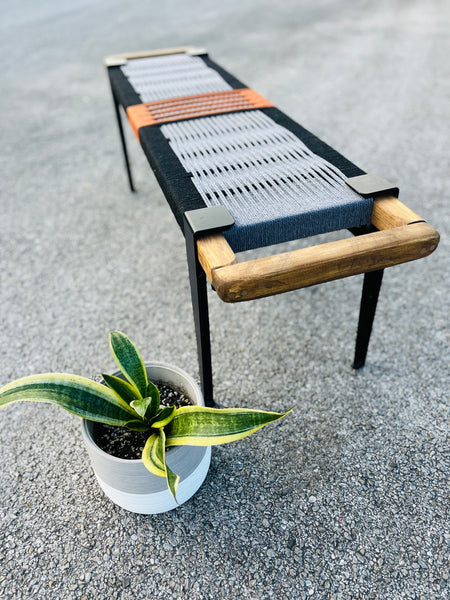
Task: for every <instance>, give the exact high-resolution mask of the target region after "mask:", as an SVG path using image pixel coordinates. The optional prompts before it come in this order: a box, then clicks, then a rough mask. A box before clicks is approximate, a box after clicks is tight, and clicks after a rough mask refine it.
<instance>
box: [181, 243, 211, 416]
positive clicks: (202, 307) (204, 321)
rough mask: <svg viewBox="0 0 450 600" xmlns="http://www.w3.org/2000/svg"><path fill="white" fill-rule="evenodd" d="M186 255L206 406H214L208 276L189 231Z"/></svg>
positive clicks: (201, 381)
mask: <svg viewBox="0 0 450 600" xmlns="http://www.w3.org/2000/svg"><path fill="white" fill-rule="evenodd" d="M186 253H187V261H188V267H189V282H190V284H191V298H192V310H193V311H194V323H195V334H196V337H197V352H198V363H199V372H200V384H201V388H202V392H203V397H204V399H205V404H206V406H214V398H213V379H212V363H211V340H210V335H209V313H208V296H207V287H206V275H205V273H204V271H203V269H202V268H201V266H200V264H199V262H198V259H197V252H196V247H195V239H194V235H193V234H192V233H190V232H189V231H186Z"/></svg>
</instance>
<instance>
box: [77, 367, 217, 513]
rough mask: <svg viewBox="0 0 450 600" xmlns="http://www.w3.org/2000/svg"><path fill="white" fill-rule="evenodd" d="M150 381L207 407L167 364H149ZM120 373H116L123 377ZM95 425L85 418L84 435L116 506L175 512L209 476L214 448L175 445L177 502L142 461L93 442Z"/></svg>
mask: <svg viewBox="0 0 450 600" xmlns="http://www.w3.org/2000/svg"><path fill="white" fill-rule="evenodd" d="M146 368H147V374H148V377H149V379H150V381H157V382H162V383H165V384H167V385H170V386H171V387H174V388H177V389H179V390H181V391H183V392H184V393H185V394H186V395H187V396H188V397H189V398H190V399H191V400H192V401H193V403H194V404H197V405H199V406H204V405H205V403H204V400H203V396H202V393H201V391H200V388H199V387H198V385H197V384H196V383H195V381H194V380H193V379H192V378H191V377H190V376H189V375H188V374H187V373H186V372H185V371H183V370H182V369H179V368H177V367H173V366H171V365H167V364H164V363H151V364H147V365H146ZM119 374H120V373H114V375H117V376H118V375H119ZM93 431H94V423H93V422H92V421H88V420H86V419H83V422H82V433H83V439H84V442H85V444H86V448H87V451H88V454H89V457H90V459H91V463H92V468H93V470H94V473H95V476H96V478H97V481H98V483H99V485H100V487H101V489H102V490H103V492H104V493H105V494H106V496H107V497H108V498H109V499H110V500H112V501H113V502H114V503H115V504H117V505H118V506H120V507H121V508H124V509H126V510H129V511H131V512H135V513H140V514H146V515H149V514H157V513H162V512H166V511H169V510H172V509H174V508H176V507H177V506H179V505H180V504H183V503H184V502H186V501H187V500H189V498H191V497H192V496H193V495H194V494H195V492H196V491H197V490H198V489H199V487H200V486H201V484H202V483H203V481H204V480H205V477H206V475H207V473H208V469H209V464H210V461H211V447H210V446H203V447H201V446H200V447H199V446H174V447H172V448H169V449H168V450H167V455H166V460H167V465H168V466H169V467H170V468H171V469H172V471H173V472H174V473H176V474H177V475H179V476H180V482H179V485H178V491H177V500H178V504H177V502H176V501H175V500H174V498H173V496H172V495H171V493H170V492H169V489H168V487H167V482H166V480H165V479H164V478H163V477H158V476H157V475H153V473H150V471H148V470H147V469H146V468H145V467H144V464H143V462H142V459H136V460H125V459H123V458H117V457H115V456H111V455H110V454H107V453H106V452H104V451H103V450H101V449H100V448H99V447H98V446H97V444H96V443H95V442H94V439H93Z"/></svg>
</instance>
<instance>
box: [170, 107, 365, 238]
mask: <svg viewBox="0 0 450 600" xmlns="http://www.w3.org/2000/svg"><path fill="white" fill-rule="evenodd" d="M161 131H162V133H163V135H164V136H165V137H166V139H167V140H168V141H169V143H170V146H171V148H172V149H173V151H174V152H175V154H176V155H177V157H178V158H179V160H180V161H181V163H182V165H183V167H184V168H185V169H186V171H188V172H189V173H190V174H191V175H192V180H193V183H194V185H195V187H196V188H197V190H198V191H199V193H200V195H201V197H202V198H203V200H204V202H205V204H206V205H207V206H213V205H217V204H221V205H223V206H225V207H226V208H227V209H228V210H229V211H230V213H231V214H232V215H233V217H234V219H235V221H236V226H235V227H234V228H233V229H232V230H231V231H230V232H229V233H228V234H227V235H228V236H229V239H230V243H231V244H232V246H234V247H235V248H236V247H239V246H240V244H239V238H240V237H241V234H242V233H244V237H246V238H247V245H248V244H249V240H248V236H250V237H251V242H250V244H251V246H252V247H259V246H265V245H269V244H271V243H274V242H273V241H272V240H273V227H274V225H275V224H276V223H277V222H280V221H285V225H284V227H285V228H286V229H287V231H286V235H287V237H288V238H289V239H296V238H299V237H307V236H310V235H315V234H316V233H319V232H324V231H330V230H333V229H342V228H345V226H346V225H345V224H346V222H347V221H348V217H349V213H352V214H353V218H355V219H357V220H358V219H359V220H360V221H361V222H365V221H366V219H367V217H368V214H367V212H368V211H367V203H365V202H361V197H360V196H359V195H358V194H356V193H355V192H353V191H352V190H351V189H350V188H349V187H348V186H347V185H346V184H345V182H344V179H345V176H344V175H343V174H342V173H341V171H339V169H337V168H336V167H334V166H333V165H331V164H330V163H328V162H327V161H325V160H323V159H322V158H320V157H319V156H317V155H316V154H314V153H313V152H311V151H310V150H309V149H308V148H307V147H306V145H305V144H303V142H302V141H301V140H299V139H298V138H297V137H296V136H295V135H294V134H292V133H291V132H290V131H288V130H287V129H285V128H284V127H281V126H280V125H277V124H276V123H275V122H274V121H273V120H272V119H270V118H269V117H267V116H266V115H264V114H263V113H262V112H260V111H251V112H246V113H233V114H228V115H220V116H215V117H209V118H202V119H193V120H189V121H180V122H177V123H172V124H168V125H163V126H162V127H161ZM369 219H370V212H369Z"/></svg>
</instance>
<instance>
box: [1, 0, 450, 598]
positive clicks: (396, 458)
mask: <svg viewBox="0 0 450 600" xmlns="http://www.w3.org/2000/svg"><path fill="white" fill-rule="evenodd" d="M449 24H450V5H449V3H448V2H444V0H409V1H408V2H401V1H400V0H398V1H388V0H379V1H378V2H369V1H368V0H367V1H363V0H359V1H356V2H352V1H350V0H343V1H341V2H338V1H337V0H335V1H333V0H314V1H313V0H305V1H304V2H297V1H295V0H284V2H269V1H268V0H259V1H258V2H257V1H255V0H239V1H236V0H229V1H228V2H214V1H211V0H209V1H208V2H206V1H204V0H200V1H197V2H195V3H194V2H187V1H182V0H168V1H167V2H155V1H154V0H153V1H150V2H137V1H136V0H129V1H128V2H126V3H124V2H117V1H116V0H109V1H108V2H106V1H105V0H97V1H96V2H92V1H89V2H88V1H86V0H78V2H75V3H74V2H68V1H67V0H58V1H56V0H41V1H40V2H32V1H31V0H21V2H15V3H12V2H11V3H8V5H5V6H4V7H3V8H2V17H1V24H0V28H1V36H0V49H1V57H2V69H1V70H2V77H1V82H2V83H1V89H2V93H1V99H0V102H1V107H2V121H1V126H0V127H1V128H0V132H1V142H2V143H1V176H0V190H1V191H0V208H1V213H0V214H1V225H0V307H1V319H0V342H1V343H0V364H1V369H0V385H3V384H5V383H7V382H8V381H10V380H12V379H15V378H18V377H21V376H24V375H27V374H30V373H38V372H46V371H69V372H74V373H79V374H82V375H86V376H95V375H96V373H98V372H99V371H108V370H109V371H110V370H112V369H114V365H113V362H112V359H111V357H110V355H109V349H108V342H107V335H108V332H109V331H110V330H112V329H121V330H123V331H125V332H126V333H128V335H130V337H132V338H133V339H134V340H135V341H136V342H137V343H138V345H139V346H140V347H141V349H142V351H143V354H144V355H145V357H146V359H148V360H151V359H159V360H165V361H169V362H173V363H175V364H177V365H179V366H181V367H183V368H185V369H186V370H187V371H189V372H191V373H192V374H194V376H197V359H196V349H195V334H194V327H193V321H192V313H191V306H190V299H189V288H188V280H187V268H186V262H185V256H184V247H183V239H182V236H181V235H180V232H179V229H178V227H177V225H176V223H175V221H174V219H173V217H172V215H171V213H170V211H169V209H168V207H167V205H166V202H165V200H164V198H163V196H162V194H161V192H160V190H159V188H158V186H157V184H156V182H155V180H154V178H153V176H152V174H151V172H150V170H149V168H148V165H147V162H146V160H145V158H144V156H143V153H142V152H141V150H140V148H139V146H138V144H137V143H136V141H135V139H134V138H133V136H132V135H131V134H130V132H129V131H127V136H128V140H129V142H130V152H131V158H132V162H133V167H134V173H135V177H136V182H137V186H138V189H139V191H138V193H137V194H135V195H131V194H130V193H129V191H128V189H127V183H126V179H125V175H124V170H123V165H122V157H121V153H120V148H119V141H118V134H117V130H116V125H115V122H114V114H113V110H112V103H111V99H110V95H109V89H108V84H107V79H106V76H105V72H104V69H103V66H102V57H103V56H104V55H106V54H111V53H116V52H121V51H130V50H138V49H142V48H159V47H167V46H176V45H180V44H186V43H192V44H195V45H199V46H205V47H207V48H208V49H209V51H210V54H211V56H212V57H213V58H214V59H216V60H217V61H218V62H219V63H220V64H223V66H225V67H226V68H228V69H229V70H230V71H231V72H232V73H234V74H236V75H237V76H238V77H239V78H240V79H242V80H243V81H244V82H246V83H247V84H248V85H250V86H252V87H254V88H255V89H256V90H258V91H259V92H260V93H262V94H263V95H265V96H266V97H268V98H270V99H271V100H272V101H274V102H275V103H276V104H277V105H278V106H279V107H280V108H281V109H283V110H284V111H285V112H287V113H288V114H289V115H291V116H292V117H294V118H295V119H296V120H298V121H300V122H301V123H302V124H303V125H304V126H306V127H307V128H309V129H310V130H312V131H313V132H314V133H316V134H317V135H319V136H320V137H322V138H323V139H324V140H325V141H327V142H328V143H330V144H331V145H332V146H334V147H336V148H337V149H338V150H340V151H341V152H342V153H343V154H344V155H346V156H348V158H350V159H351V160H353V161H354V162H355V163H357V164H358V165H360V166H361V167H362V168H364V169H366V170H368V171H372V172H375V173H378V174H380V175H382V176H384V177H385V178H387V179H390V180H391V181H395V182H398V184H399V185H400V188H401V199H403V200H404V201H405V202H406V203H407V204H408V205H409V206H410V207H411V208H412V209H413V210H415V211H416V212H418V213H419V214H420V215H421V216H423V217H424V218H426V219H427V220H428V221H429V222H430V223H431V224H433V225H434V226H436V227H437V228H438V229H439V230H440V232H441V235H442V241H441V244H440V247H439V248H438V250H437V251H436V252H435V253H434V254H433V255H432V256H430V257H428V258H426V259H424V260H422V261H417V262H413V263H408V264H405V265H400V266H398V267H394V268H392V269H390V270H389V271H388V272H386V274H385V280H384V283H383V288H382V294H381V298H380V302H379V306H378V312H377V318H376V323H375V327H374V331H373V337H372V342H371V348H370V350H369V356H368V362H367V365H366V367H365V368H364V369H363V370H361V371H360V372H354V371H352V369H351V366H350V365H351V360H352V353H353V342H354V334H355V329H356V321H357V312H358V303H359V294H360V286H361V278H360V277H354V278H351V279H347V280H341V281H338V282H334V283H330V284H327V285H322V286H318V287H313V288H309V289H306V290H302V291H298V292H293V293H289V294H285V295H283V296H280V297H276V298H269V299H265V300H260V301H257V302H253V303H250V304H242V305H234V306H229V305H225V304H223V303H221V302H220V301H219V300H218V299H217V298H215V297H214V294H213V292H211V297H210V306H211V321H212V344H213V355H214V375H215V382H216V395H217V399H218V401H219V402H220V403H221V404H222V405H224V406H234V405H241V406H242V405H246V406H249V407H260V408H265V409H276V410H283V409H287V408H289V407H290V406H293V405H294V406H295V411H294V413H292V414H291V415H290V416H289V417H288V418H287V419H285V420H283V421H281V422H280V423H278V424H276V425H273V426H271V427H270V428H268V429H266V430H265V431H263V432H259V433H258V434H257V435H255V436H253V437H251V438H248V439H247V440H244V441H242V442H240V443H237V444H232V445H229V446H223V447H220V448H217V449H215V450H214V451H213V460H212V466H211V470H210V473H209V475H208V477H207V480H206V482H205V483H204V485H203V486H202V488H201V489H200V490H199V492H198V493H197V494H196V496H195V497H194V498H193V499H192V500H191V501H189V502H188V503H187V504H185V505H184V506H182V507H181V508H179V509H177V510H176V511H174V512H170V513H168V514H165V515H162V516H158V517H151V516H138V515H134V514H131V513H126V512H125V511H124V510H122V509H119V508H117V507H115V506H114V505H113V504H111V503H110V502H109V501H108V500H107V499H106V498H105V497H103V495H102V494H101V493H100V491H99V488H98V487H97V484H96V481H95V478H94V475H93V473H92V471H91V468H90V466H89V463H88V459H87V455H86V452H85V450H84V448H83V445H82V442H81V435H80V422H79V419H78V418H76V417H74V416H72V415H69V414H68V413H66V412H64V411H62V410H59V409H57V408H56V407H53V406H49V405H33V404H21V405H15V406H12V407H9V408H7V409H5V410H4V411H2V413H1V421H0V462H1V465H2V475H1V483H0V523H1V530H0V597H1V598H2V599H8V600H9V599H14V600H16V599H22V598H23V599H35V598H38V599H61V600H70V599H77V600H81V599H89V600H90V599H96V600H97V599H99V598H108V599H109V598H114V599H115V598H117V599H121V600H126V599H131V598H133V599H146V598H161V599H165V600H175V599H177V600H178V599H185V598H189V599H190V600H200V599H202V600H209V599H211V600H216V599H222V598H224V599H225V598H227V599H228V598H251V599H257V600H260V599H261V600H262V599H267V598H285V599H294V598H295V599H297V598H314V599H316V598H317V599H327V600H331V599H334V600H337V599H352V600H353V599H356V598H359V599H364V600H367V599H373V600H375V599H377V600H378V599H389V600H397V599H417V600H418V599H424V600H425V599H426V600H433V599H444V598H447V588H446V584H447V580H448V571H447V563H446V560H447V556H448V554H447V552H446V545H445V544H446V540H447V541H448V529H447V525H448V522H446V516H447V514H448V512H447V511H448V487H447V486H448V455H447V454H446V453H447V445H446V432H447V429H446V427H447V423H446V420H447V417H448V404H447V400H448V390H449V371H448V358H449V353H448V314H449V301H448V294H449V289H448V270H446V267H448V241H447V240H448V226H449V222H448V213H447V211H446V208H447V205H448V196H449V192H448V190H449V189H450V177H449V158H448V141H449V139H448V132H449V129H448V123H449V121H450V102H449V100H450V62H449V55H450V41H449V35H448V29H449ZM444 206H445V208H444ZM288 246H289V245H288ZM289 247H290V246H289Z"/></svg>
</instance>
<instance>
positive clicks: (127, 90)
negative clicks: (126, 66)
mask: <svg viewBox="0 0 450 600" xmlns="http://www.w3.org/2000/svg"><path fill="white" fill-rule="evenodd" d="M108 75H109V81H110V84H111V87H112V89H113V93H114V94H115V96H116V98H117V101H118V102H119V104H121V105H122V106H123V107H124V108H125V110H126V109H127V108H128V107H129V106H133V105H135V104H142V100H141V98H140V96H139V94H137V93H136V91H135V89H134V87H133V86H132V85H131V83H130V82H129V81H128V79H127V78H126V77H125V75H124V74H123V73H122V70H121V68H120V67H109V68H108Z"/></svg>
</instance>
